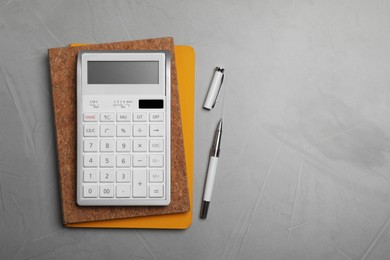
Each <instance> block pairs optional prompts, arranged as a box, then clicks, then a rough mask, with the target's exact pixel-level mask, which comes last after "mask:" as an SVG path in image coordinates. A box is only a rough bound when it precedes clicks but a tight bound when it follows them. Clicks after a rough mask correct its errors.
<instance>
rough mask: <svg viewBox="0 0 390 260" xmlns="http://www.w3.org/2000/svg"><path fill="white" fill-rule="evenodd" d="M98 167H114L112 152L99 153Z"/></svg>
mask: <svg viewBox="0 0 390 260" xmlns="http://www.w3.org/2000/svg"><path fill="white" fill-rule="evenodd" d="M100 167H114V155H113V154H102V155H100Z"/></svg>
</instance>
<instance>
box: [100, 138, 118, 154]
mask: <svg viewBox="0 0 390 260" xmlns="http://www.w3.org/2000/svg"><path fill="white" fill-rule="evenodd" d="M100 151H101V152H113V151H115V142H114V139H102V140H100Z"/></svg>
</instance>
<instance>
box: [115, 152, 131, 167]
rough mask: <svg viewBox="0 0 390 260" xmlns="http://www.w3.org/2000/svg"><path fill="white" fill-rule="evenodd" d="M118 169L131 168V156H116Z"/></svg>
mask: <svg viewBox="0 0 390 260" xmlns="http://www.w3.org/2000/svg"><path fill="white" fill-rule="evenodd" d="M116 167H121V168H123V167H125V168H127V167H130V155H129V154H118V155H117V156H116Z"/></svg>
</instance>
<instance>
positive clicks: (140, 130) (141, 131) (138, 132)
mask: <svg viewBox="0 0 390 260" xmlns="http://www.w3.org/2000/svg"><path fill="white" fill-rule="evenodd" d="M147 131H148V128H147V125H133V136H135V137H146V135H147V133H146V132H147Z"/></svg>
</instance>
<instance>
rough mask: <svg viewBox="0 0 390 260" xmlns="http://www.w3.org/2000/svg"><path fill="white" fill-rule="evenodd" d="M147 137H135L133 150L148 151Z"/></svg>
mask: <svg viewBox="0 0 390 260" xmlns="http://www.w3.org/2000/svg"><path fill="white" fill-rule="evenodd" d="M146 144H147V140H146V139H135V140H133V151H134V152H146Z"/></svg>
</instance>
